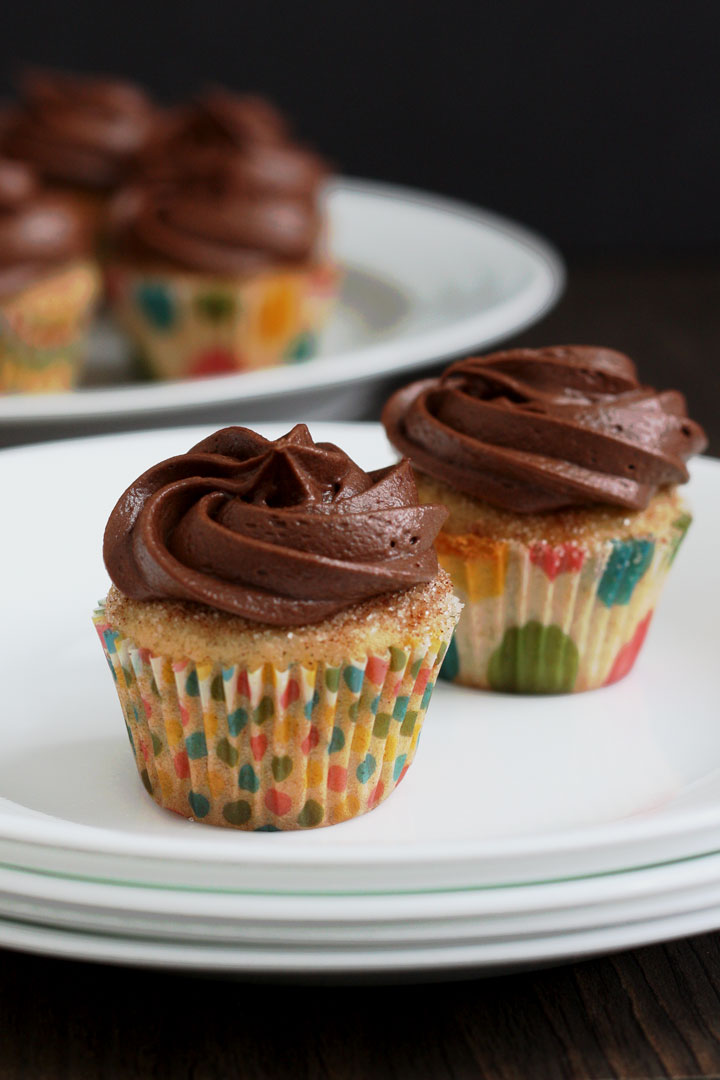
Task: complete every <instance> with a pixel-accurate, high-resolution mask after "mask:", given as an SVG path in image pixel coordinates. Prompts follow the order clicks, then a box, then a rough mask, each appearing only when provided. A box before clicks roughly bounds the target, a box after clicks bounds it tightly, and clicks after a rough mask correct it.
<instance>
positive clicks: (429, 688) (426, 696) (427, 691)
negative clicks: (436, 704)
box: [420, 682, 435, 709]
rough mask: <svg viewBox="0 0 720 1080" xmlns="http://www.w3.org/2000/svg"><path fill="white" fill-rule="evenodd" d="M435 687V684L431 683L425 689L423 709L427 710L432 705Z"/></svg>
mask: <svg viewBox="0 0 720 1080" xmlns="http://www.w3.org/2000/svg"><path fill="white" fill-rule="evenodd" d="M434 686H435V683H431V682H429V683H428V684H427V686H426V687H425V693H424V694H423V696H422V701H421V702H420V708H421V709H427V707H428V705H429V704H430V698H431V697H432V692H433V688H434Z"/></svg>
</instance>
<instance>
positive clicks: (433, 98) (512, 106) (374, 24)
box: [0, 0, 720, 256]
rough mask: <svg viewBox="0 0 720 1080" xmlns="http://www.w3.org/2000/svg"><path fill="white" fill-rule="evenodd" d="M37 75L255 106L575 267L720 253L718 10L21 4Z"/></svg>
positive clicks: (566, 4)
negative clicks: (546, 242)
mask: <svg viewBox="0 0 720 1080" xmlns="http://www.w3.org/2000/svg"><path fill="white" fill-rule="evenodd" d="M8 8H9V9H10V10H6V11H4V12H3V18H2V34H1V35H0V74H1V75H2V84H1V85H0V93H2V94H7V93H8V92H9V91H10V89H11V85H12V72H13V70H14V69H15V70H17V69H18V68H19V67H20V66H21V64H22V63H23V62H35V63H38V64H49V65H56V66H60V67H65V68H70V69H75V70H85V71H107V72H117V73H119V74H120V73H122V74H126V75H130V76H132V77H134V78H137V79H139V80H141V81H142V82H143V83H145V84H146V85H147V86H148V87H149V88H150V89H151V90H153V91H154V92H155V93H156V94H157V95H158V96H159V97H160V98H161V99H163V100H166V101H171V100H173V99H177V98H180V97H183V96H187V95H188V94H189V93H190V92H191V91H192V90H193V89H194V88H197V87H201V86H203V85H205V84H207V83H211V82H216V83H224V84H226V85H228V86H230V87H233V88H235V89H237V90H256V91H260V92H263V93H265V94H267V95H269V96H270V97H272V98H273V99H274V100H275V101H276V102H277V103H278V104H279V105H280V106H282V107H283V108H284V109H286V110H287V111H289V112H290V113H291V115H292V116H294V117H295V119H296V121H297V128H298V130H299V132H300V133H301V134H302V136H303V137H304V138H306V139H307V140H309V141H310V142H312V143H314V144H315V145H316V146H317V147H318V148H321V149H322V150H323V151H324V152H325V153H326V154H327V155H329V156H331V157H332V158H333V159H334V161H335V162H336V163H337V165H338V167H339V168H340V169H341V170H342V171H343V172H345V173H348V174H356V175H362V176H370V177H375V178H381V179H386V180H391V181H395V182H399V183H403V184H410V185H414V186H417V187H421V188H429V189H430V190H434V191H438V192H443V193H446V194H448V195H454V196H457V197H460V198H463V199H467V200H470V201H472V202H476V203H479V204H481V205H484V206H489V207H492V208H493V209H495V210H497V211H500V212H502V213H505V214H508V215H510V216H512V217H516V218H518V219H519V220H521V221H524V222H525V223H526V224H529V225H532V226H534V227H535V228H537V229H539V230H541V231H542V232H544V233H546V234H547V235H548V236H549V237H550V238H552V239H553V240H554V241H555V242H556V243H557V244H558V245H559V246H560V247H561V249H562V250H563V251H564V252H565V253H566V254H569V255H571V256H572V255H574V254H577V253H580V254H595V253H603V254H605V253H614V252H618V251H628V252H635V253H641V254H642V253H645V254H653V253H658V252H664V253H707V252H715V251H717V250H718V249H719V248H720V198H719V193H720V151H719V149H718V147H719V144H720V140H719V132H718V107H719V101H720V65H719V63H718V54H719V49H718V45H719V37H720V33H719V32H720V4H718V3H716V2H713V0H625V2H618V0H604V2H602V3H592V4H591V3H584V2H580V3H578V2H577V0H544V2H540V0H524V2H521V0H506V2H501V0H496V2H492V3H489V2H482V0H478V2H474V3H473V2H469V0H434V2H427V0H415V2H413V0H395V2H392V0H391V2H390V3H380V2H377V0H335V2H333V0H295V2H288V0H274V2H244V3H242V2H241V3H237V2H234V3H233V2H229V0H175V2H169V0H163V2H160V3H158V2H155V3H153V2H152V0H124V2H123V3H122V4H107V3H98V2H97V0H80V2H77V0H76V2H72V0H67V2H66V3H59V2H58V0H44V2H39V0H35V2H30V3H27V4H25V5H23V4H12V5H8Z"/></svg>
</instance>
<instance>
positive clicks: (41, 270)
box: [0, 158, 99, 393]
mask: <svg viewBox="0 0 720 1080" xmlns="http://www.w3.org/2000/svg"><path fill="white" fill-rule="evenodd" d="M91 246H92V237H91V234H90V232H89V229H88V222H87V220H86V218H85V217H84V215H83V214H82V213H81V212H80V211H79V209H78V207H77V204H76V202H75V201H74V200H73V199H71V198H68V197H67V196H64V195H61V194H58V193H57V192H54V191H52V190H48V189H47V188H44V187H43V186H42V184H41V183H40V181H39V179H38V177H37V176H36V174H35V173H34V171H33V170H32V169H31V168H30V167H29V166H27V165H24V164H22V163H20V162H17V161H9V160H7V159H5V158H0V393H9V392H23V391H25V392H28V391H29V392H52V391H58V390H68V389H69V388H70V387H71V386H72V385H73V384H74V382H75V380H76V378H77V375H78V372H79V369H80V366H81V362H82V360H83V357H84V350H85V343H86V336H87V330H88V325H89V321H90V318H91V315H92V312H93V309H94V306H95V301H96V299H97V296H98V292H99V273H98V270H97V268H96V265H95V262H94V259H93V258H92V254H91Z"/></svg>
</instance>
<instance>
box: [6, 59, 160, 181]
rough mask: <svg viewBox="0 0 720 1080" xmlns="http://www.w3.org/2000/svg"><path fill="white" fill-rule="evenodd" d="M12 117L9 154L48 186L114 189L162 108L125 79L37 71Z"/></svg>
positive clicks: (27, 76) (25, 77)
mask: <svg viewBox="0 0 720 1080" xmlns="http://www.w3.org/2000/svg"><path fill="white" fill-rule="evenodd" d="M19 89H20V94H21V96H20V100H19V102H18V104H17V105H16V106H15V107H14V108H13V109H11V110H10V113H9V115H8V116H7V117H6V120H5V124H4V130H3V136H2V151H3V153H4V154H5V155H6V156H8V157H12V158H16V159H19V160H22V161H27V162H29V163H30V164H32V165H33V166H34V167H35V168H36V169H37V170H38V171H39V172H40V173H41V175H42V176H44V177H45V178H46V179H47V180H50V181H53V182H54V183H59V184H69V185H73V186H77V187H79V188H86V189H88V190H92V191H101V192H102V191H108V190H110V189H112V188H114V187H115V186H116V185H117V184H118V183H119V182H120V181H121V180H122V179H123V177H124V175H125V172H126V169H127V167H128V165H129V163H130V162H131V161H132V160H133V158H134V157H135V156H136V155H137V154H138V153H139V152H140V150H141V149H142V147H143V146H144V144H145V143H146V141H147V139H148V138H149V136H150V133H151V131H152V129H153V126H154V125H155V123H156V122H157V116H158V110H157V108H156V106H155V105H154V104H153V102H152V101H151V100H150V98H149V97H148V96H147V95H146V94H145V92H144V91H143V90H142V89H140V87H138V86H135V85H134V84H133V83H131V82H127V81H125V80H122V79H113V78H109V77H107V76H99V75H77V74H71V73H69V72H64V71H53V70H45V69H39V68H31V69H28V70H26V71H24V72H23V73H22V76H21V78H20V85H19Z"/></svg>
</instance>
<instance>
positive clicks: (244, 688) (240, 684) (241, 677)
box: [237, 669, 250, 697]
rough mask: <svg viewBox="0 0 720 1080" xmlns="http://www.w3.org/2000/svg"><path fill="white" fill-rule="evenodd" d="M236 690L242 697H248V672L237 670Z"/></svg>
mask: <svg viewBox="0 0 720 1080" xmlns="http://www.w3.org/2000/svg"><path fill="white" fill-rule="evenodd" d="M237 692H238V694H240V695H241V696H242V697H250V680H249V679H248V673H247V671H245V670H244V669H243V671H240V672H238V677H237Z"/></svg>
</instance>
